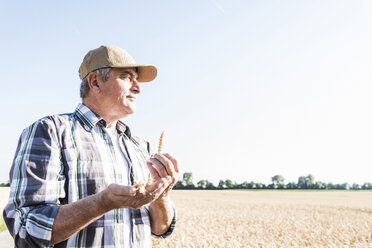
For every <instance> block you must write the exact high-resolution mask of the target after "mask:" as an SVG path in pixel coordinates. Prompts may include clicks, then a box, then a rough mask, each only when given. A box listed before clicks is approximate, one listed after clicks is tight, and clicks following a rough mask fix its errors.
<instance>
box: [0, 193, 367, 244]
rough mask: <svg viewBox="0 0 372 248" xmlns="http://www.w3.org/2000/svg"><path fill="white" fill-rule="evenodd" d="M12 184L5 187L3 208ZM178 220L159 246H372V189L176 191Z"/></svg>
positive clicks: (2, 196) (173, 196)
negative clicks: (168, 235) (174, 228)
mask: <svg viewBox="0 0 372 248" xmlns="http://www.w3.org/2000/svg"><path fill="white" fill-rule="evenodd" d="M8 194H9V188H0V195H1V198H0V206H1V210H2V209H3V207H4V205H5V203H6V200H7V198H8ZM172 199H173V201H174V202H175V204H176V206H177V211H178V219H179V220H178V224H177V227H176V230H175V232H174V233H173V235H172V236H171V237H169V238H167V239H164V240H154V241H153V247H157V248H166V247H172V248H178V247H182V248H188V247H189V248H194V247H195V248H196V247H197V248H203V247H208V248H214V247H226V248H235V247H265V248H266V247H269V248H276V247H285V248H290V247H335V248H336V247H337V248H340V247H355V248H357V247H358V248H359V247H360V248H364V247H372V192H371V191H367V192H366V191H358V192H353V191H230V190H226V191H218V190H215V191H212V190H211V191H207V190H205V191H198V190H195V191H192V190H177V191H173V192H172Z"/></svg>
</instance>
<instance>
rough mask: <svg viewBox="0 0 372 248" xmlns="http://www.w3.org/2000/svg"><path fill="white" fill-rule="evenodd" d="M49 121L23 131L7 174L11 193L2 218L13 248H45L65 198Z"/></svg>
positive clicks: (60, 166)
mask: <svg viewBox="0 0 372 248" xmlns="http://www.w3.org/2000/svg"><path fill="white" fill-rule="evenodd" d="M60 156H61V152H60V149H59V145H58V139H57V135H56V129H55V125H54V123H53V122H52V121H51V120H50V119H41V120H39V121H38V122H35V123H34V124H32V125H31V126H30V127H28V128H26V129H25V130H24V131H23V133H22V135H21V137H20V140H19V142H18V147H17V150H16V154H15V157H14V160H13V164H12V168H11V171H10V182H11V190H10V196H9V202H8V204H7V205H6V207H5V209H4V212H3V217H4V220H5V223H6V225H7V227H8V229H9V232H10V234H11V235H12V236H13V238H14V243H15V247H49V246H50V240H51V238H52V229H53V224H54V219H55V217H56V215H57V212H58V209H59V207H60V205H59V204H60V202H59V199H61V198H64V197H65V192H64V183H65V177H64V176H63V165H62V164H61V162H60V161H61V159H60Z"/></svg>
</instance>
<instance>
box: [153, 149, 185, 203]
mask: <svg viewBox="0 0 372 248" xmlns="http://www.w3.org/2000/svg"><path fill="white" fill-rule="evenodd" d="M147 167H148V168H149V170H150V173H151V177H152V180H154V181H156V180H158V179H159V178H165V177H167V176H170V177H171V178H172V182H171V183H170V185H169V186H168V188H167V189H166V190H165V191H164V193H163V194H162V195H161V196H160V197H159V198H162V197H167V196H168V193H169V191H170V190H171V189H172V188H173V186H174V185H175V184H176V183H177V181H178V179H179V170H178V164H177V160H176V159H175V158H173V157H172V156H171V155H170V154H168V153H156V154H154V155H153V156H151V158H150V159H149V160H148V161H147Z"/></svg>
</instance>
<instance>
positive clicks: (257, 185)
mask: <svg viewBox="0 0 372 248" xmlns="http://www.w3.org/2000/svg"><path fill="white" fill-rule="evenodd" d="M264 188H266V187H265V185H264V184H262V183H256V189H264Z"/></svg>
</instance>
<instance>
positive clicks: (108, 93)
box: [100, 68, 141, 118]
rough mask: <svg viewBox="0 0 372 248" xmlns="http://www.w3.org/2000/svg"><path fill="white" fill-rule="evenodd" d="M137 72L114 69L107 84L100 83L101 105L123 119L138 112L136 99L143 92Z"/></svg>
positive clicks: (126, 69) (130, 69)
mask: <svg viewBox="0 0 372 248" xmlns="http://www.w3.org/2000/svg"><path fill="white" fill-rule="evenodd" d="M137 77H138V75H137V72H136V70H135V69H132V68H113V69H111V70H110V73H109V77H108V79H107V81H106V82H103V83H100V90H101V100H102V101H101V104H104V105H105V107H106V108H108V109H109V111H110V113H111V114H114V115H116V116H118V117H119V118H123V117H125V116H127V115H129V114H132V113H134V112H135V111H136V99H137V96H138V94H139V93H140V92H141V87H140V85H139V83H138V82H137Z"/></svg>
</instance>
